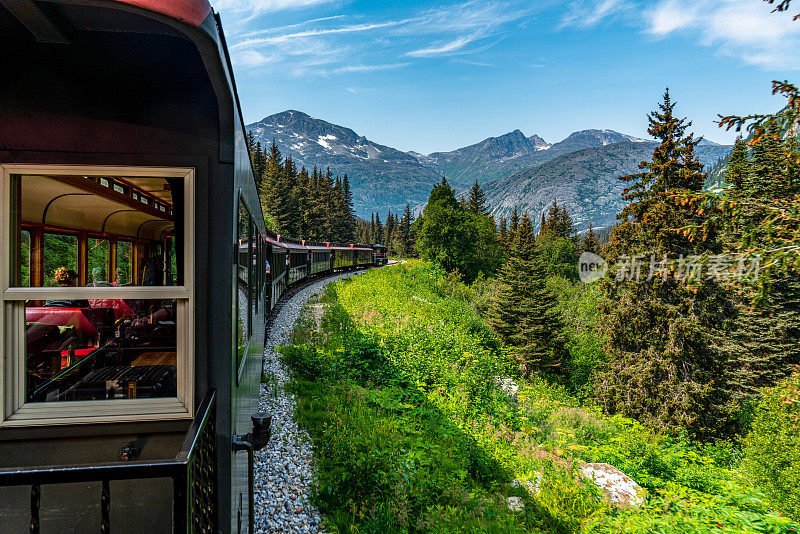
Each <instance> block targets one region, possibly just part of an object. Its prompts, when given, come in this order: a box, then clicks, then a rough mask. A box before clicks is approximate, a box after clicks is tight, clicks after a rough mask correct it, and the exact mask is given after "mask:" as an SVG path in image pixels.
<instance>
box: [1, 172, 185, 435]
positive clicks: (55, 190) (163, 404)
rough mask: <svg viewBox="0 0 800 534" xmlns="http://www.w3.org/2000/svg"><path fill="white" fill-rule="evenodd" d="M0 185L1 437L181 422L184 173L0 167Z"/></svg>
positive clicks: (182, 403)
mask: <svg viewBox="0 0 800 534" xmlns="http://www.w3.org/2000/svg"><path fill="white" fill-rule="evenodd" d="M100 175H102V176H100ZM0 185H2V189H1V190H2V191H3V192H4V194H3V195H2V204H3V210H2V212H1V213H2V217H3V221H2V223H3V224H2V228H5V229H8V230H6V236H5V238H4V239H2V240H0V242H2V243H3V245H4V248H3V250H2V254H3V256H4V257H5V258H7V259H8V260H7V261H3V262H2V263H1V264H0V280H2V286H3V287H2V289H3V292H2V300H3V305H2V306H0V339H2V343H4V353H5V354H6V355H12V356H13V357H6V358H4V365H5V372H4V373H2V378H0V391H5V392H8V393H7V394H4V395H3V396H2V399H3V401H2V402H3V412H2V416H3V417H2V418H1V419H2V420H1V421H0V426H24V425H45V424H60V423H64V422H91V421H100V420H103V421H106V420H108V421H111V420H113V421H122V420H143V419H148V418H157V419H163V418H165V417H166V418H186V417H189V416H190V414H191V413H192V406H191V405H190V404H191V401H192V398H193V394H192V389H193V378H192V377H193V365H194V364H193V356H192V350H191V347H192V344H193V334H192V329H191V319H192V317H193V313H192V304H193V303H192V294H193V291H192V280H193V277H192V272H191V258H192V257H193V247H192V240H191V239H189V236H191V233H192V220H191V219H190V214H191V213H193V208H192V205H193V201H194V200H193V195H192V193H193V172H192V171H191V170H190V169H161V168H159V169H149V168H102V169H101V168H92V167H75V168H71V167H50V166H42V167H36V166H28V165H24V166H22V165H20V166H15V165H3V166H0ZM134 193H136V196H138V199H137V198H134ZM143 193H146V194H147V195H150V196H152V197H154V198H157V199H158V201H157V202H155V201H154V202H152V203H148V204H145V203H143V202H141V199H143V198H145V197H144V196H142V195H143ZM10 206H15V208H13V209H8V208H9V207H10ZM162 208H163V209H162ZM9 268H10V270H9ZM95 401H97V402H95ZM111 401H113V402H111Z"/></svg>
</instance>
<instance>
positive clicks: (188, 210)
mask: <svg viewBox="0 0 800 534" xmlns="http://www.w3.org/2000/svg"><path fill="white" fill-rule="evenodd" d="M32 174H33V175H45V176H64V175H66V176H104V177H109V176H110V177H115V176H119V177H125V176H135V177H150V178H183V181H184V182H183V183H184V191H185V195H184V208H185V210H184V245H183V246H184V255H183V281H184V285H182V286H168V287H166V286H158V287H151V286H148V287H76V288H69V289H66V288H58V289H59V291H58V292H59V295H60V296H62V297H65V298H69V299H111V298H121V299H159V300H161V299H175V300H176V301H177V306H176V333H177V361H176V364H177V382H178V383H177V396H176V397H171V398H161V399H114V400H97V401H74V402H36V403H33V402H25V301H26V300H46V299H49V298H52V297H53V289H54V288H52V287H12V286H11V277H12V275H13V276H14V277H15V278H16V273H15V272H12V263H11V260H12V258H13V256H12V251H11V244H12V243H13V242H14V241H15V239H14V236H12V235H11V233H12V232H13V231H14V230H15V229H14V228H13V227H12V218H11V206H10V202H11V175H32ZM195 195H196V191H195V171H194V169H193V168H175V167H117V166H85V165H14V164H0V299H1V300H2V302H0V346H1V347H2V368H0V370H1V371H2V372H0V407H1V408H2V411H0V428H9V427H29V426H52V425H65V424H90V423H120V422H135V421H154V420H157V421H163V420H180V419H191V418H192V417H193V415H194V406H193V404H194V354H195V351H194V302H195V294H194V272H195V271H194V257H195V250H194V228H195V227H194V223H195Z"/></svg>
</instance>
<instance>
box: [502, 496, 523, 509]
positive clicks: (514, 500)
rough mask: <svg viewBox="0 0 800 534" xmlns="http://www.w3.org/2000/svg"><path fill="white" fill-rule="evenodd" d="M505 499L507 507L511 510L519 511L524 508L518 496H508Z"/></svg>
mask: <svg viewBox="0 0 800 534" xmlns="http://www.w3.org/2000/svg"><path fill="white" fill-rule="evenodd" d="M506 500H507V501H508V509H509V510H510V511H512V512H521V511H522V510H524V509H525V503H524V502H522V499H520V498H519V497H509V498H508V499H506Z"/></svg>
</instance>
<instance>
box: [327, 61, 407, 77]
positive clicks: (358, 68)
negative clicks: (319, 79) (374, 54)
mask: <svg viewBox="0 0 800 534" xmlns="http://www.w3.org/2000/svg"><path fill="white" fill-rule="evenodd" d="M409 65H410V63H387V64H384V65H347V66H345V67H340V68H338V69H334V70H333V72H334V73H337V74H339V73H348V72H376V71H382V70H395V69H402V68H403V67H408V66H409Z"/></svg>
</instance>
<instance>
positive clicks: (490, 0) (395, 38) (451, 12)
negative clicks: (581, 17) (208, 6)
mask: <svg viewBox="0 0 800 534" xmlns="http://www.w3.org/2000/svg"><path fill="white" fill-rule="evenodd" d="M323 1H328V0H294V1H289V0H220V5H223V6H227V7H228V9H238V10H241V11H247V10H250V11H253V10H264V9H268V8H270V9H271V8H275V7H278V6H279V5H280V6H282V7H288V6H294V7H300V6H302V5H309V4H310V3H312V2H313V3H320V2H323ZM330 1H338V2H341V1H347V0H330ZM557 1H558V0H540V1H537V2H529V1H528V0H501V1H497V0H468V1H464V0H462V1H461V2H459V3H457V4H450V5H445V6H442V7H439V8H437V9H427V10H421V11H420V10H417V11H412V12H410V13H409V14H408V15H407V16H406V18H393V19H383V20H381V19H377V20H370V19H367V18H366V17H363V16H358V15H334V16H327V17H322V18H315V19H311V20H307V21H303V22H300V23H297V24H290V25H284V26H279V27H275V28H253V24H252V22H253V21H254V20H259V21H262V20H264V19H265V17H261V18H259V19H255V18H254V17H255V16H254V15H253V14H252V13H249V14H248V15H247V16H248V17H249V20H248V22H247V23H246V24H243V25H241V28H240V29H241V31H240V32H238V34H237V32H233V33H232V34H231V37H230V38H229V42H230V43H231V46H230V49H231V54H232V56H233V59H234V62H236V64H237V65H240V66H241V67H242V68H266V70H264V72H272V73H275V72H278V73H282V74H284V75H289V76H309V75H319V76H328V75H332V74H337V73H343V72H347V73H362V72H372V71H376V70H387V69H392V68H401V67H405V66H407V65H408V63H397V62H396V61H397V60H396V58H398V57H405V58H418V59H421V58H433V57H443V56H455V55H461V56H463V55H468V54H477V53H479V52H482V51H484V50H487V49H488V48H491V47H492V46H494V45H496V44H497V43H499V42H500V41H502V40H503V39H504V38H505V34H506V31H507V30H508V26H510V24H512V23H514V22H517V23H519V24H522V23H523V22H524V19H525V18H527V17H529V16H530V15H531V14H532V13H534V12H536V11H538V10H541V9H544V8H546V7H547V6H548V5H550V4H551V3H553V2H557ZM533 4H535V6H534V5H533ZM364 63H367V64H364Z"/></svg>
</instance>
